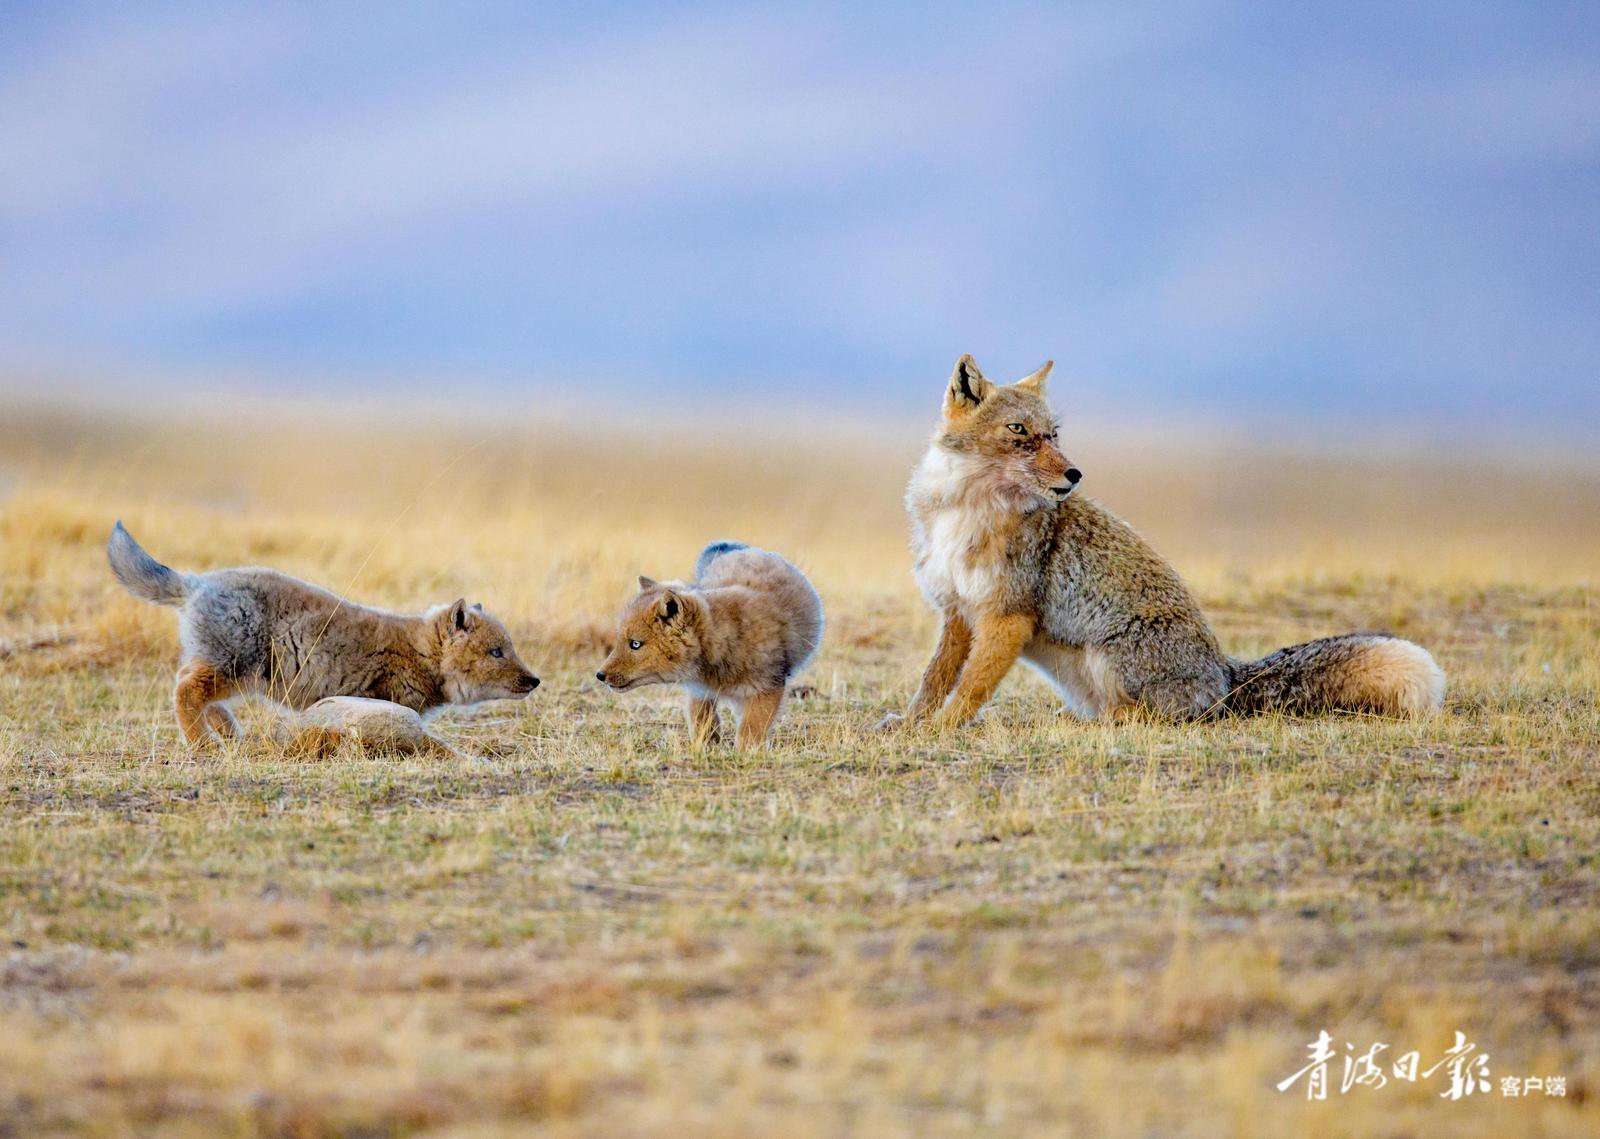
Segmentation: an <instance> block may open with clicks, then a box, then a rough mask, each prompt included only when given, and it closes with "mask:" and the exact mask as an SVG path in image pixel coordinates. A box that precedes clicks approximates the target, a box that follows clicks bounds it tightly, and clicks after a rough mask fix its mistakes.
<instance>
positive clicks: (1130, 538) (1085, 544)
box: [905, 356, 1444, 726]
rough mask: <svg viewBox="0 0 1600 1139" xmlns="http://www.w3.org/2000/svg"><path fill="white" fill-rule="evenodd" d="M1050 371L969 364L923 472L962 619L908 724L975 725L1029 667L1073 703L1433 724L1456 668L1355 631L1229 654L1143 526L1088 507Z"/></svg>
mask: <svg viewBox="0 0 1600 1139" xmlns="http://www.w3.org/2000/svg"><path fill="white" fill-rule="evenodd" d="M1049 372H1050V365H1049V364H1046V365H1045V366H1044V367H1043V368H1040V369H1039V370H1038V371H1037V372H1035V373H1034V374H1033V375H1031V376H1029V377H1027V378H1026V379H1023V380H1020V381H1018V382H1017V383H1015V384H1010V385H998V384H992V383H990V382H989V381H988V380H986V379H984V377H983V374H982V373H981V372H979V371H978V366H977V364H975V363H974V362H973V360H972V357H971V356H963V357H962V358H961V359H960V360H959V361H957V362H956V367H955V372H954V373H953V374H952V375H951V377H950V383H949V386H948V387H947V388H946V389H945V396H944V417H943V422H942V423H941V424H940V426H939V429H938V430H937V431H936V432H935V433H934V436H933V440H932V442H931V443H930V444H929V446H928V450H927V453H926V454H925V455H924V456H923V458H922V461H921V463H919V464H918V466H917V469H916V471H915V473H914V474H913V475H912V476H911V485H910V487H909V488H908V489H907V490H906V508H907V510H908V511H909V512H910V514H911V528H912V546H913V548H914V550H915V553H916V569H915V573H916V579H917V584H918V585H919V586H920V587H921V588H922V594H923V596H924V597H926V598H927V600H928V602H929V604H931V605H933V606H934V607H935V608H937V609H938V610H939V611H940V612H941V613H942V614H943V616H944V628H943V631H942V632H941V633H940V636H939V645H938V648H936V649H935V650H934V654H933V659H932V660H931V661H930V662H929V663H928V667H927V670H926V671H925V672H924V674H923V677H922V684H921V686H920V687H919V688H918V689H917V694H916V696H915V698H914V699H913V700H912V701H911V707H910V709H909V711H908V712H907V714H906V717H905V719H906V721H908V722H913V723H914V722H916V721H919V720H923V719H933V720H935V721H936V722H937V723H939V724H942V725H946V726H954V725H957V724H963V723H965V722H966V721H968V720H969V719H971V718H972V716H973V715H974V714H975V713H976V712H977V711H978V709H979V708H981V707H982V706H983V704H984V703H985V702H986V701H987V700H988V699H989V697H990V696H991V695H993V693H994V690H995V687H996V686H997V685H998V684H999V683H1000V681H1001V679H1002V678H1003V677H1004V676H1005V675H1006V673H1007V672H1008V671H1010V669H1011V666H1012V665H1013V664H1014V663H1016V661H1017V660H1019V659H1021V660H1023V661H1026V662H1027V663H1028V664H1030V665H1032V666H1033V667H1034V668H1036V669H1038V670H1039V671H1040V672H1042V673H1043V674H1044V675H1045V677H1046V678H1048V679H1049V680H1050V681H1051V682H1053V683H1054V684H1055V686H1056V687H1057V688H1058V689H1059V690H1060V692H1061V694H1062V696H1063V697H1064V698H1065V699H1066V701H1067V703H1068V705H1069V707H1070V708H1071V709H1072V710H1073V711H1076V712H1078V713H1080V714H1081V715H1085V716H1098V715H1100V714H1102V713H1116V712H1121V711H1123V710H1126V709H1132V708H1136V707H1142V708H1145V709H1148V710H1150V711H1153V712H1155V713H1156V714H1158V715H1163V716H1170V717H1174V718H1177V719H1193V718H1197V717H1202V716H1206V715H1212V714H1216V713H1220V712H1264V711H1282V712H1288V713H1293V714H1300V713H1307V712H1323V711H1351V712H1370V713H1376V714H1379V715H1387V716H1405V715H1415V716H1421V715H1427V714H1429V713H1431V712H1433V711H1435V710H1437V709H1438V708H1439V706H1440V704H1441V703H1442V701H1443V698H1444V673H1442V672H1440V671H1439V666H1438V665H1437V664H1435V663H1434V660H1433V657H1432V656H1430V655H1429V654H1428V652H1427V650H1426V649H1424V648H1422V647H1421V646H1420V645H1415V644H1412V643H1411V642H1410V641H1404V640H1401V639H1399V638H1398V637H1389V636H1384V635H1382V634H1378V633H1348V634H1345V635H1343V636H1337V637H1326V638H1323V639H1322V640H1318V641H1308V642H1307V643H1305V644H1303V645H1294V646H1292V647H1290V648H1286V649H1279V650H1278V651H1277V652H1275V653H1272V654H1270V655H1268V656H1265V657H1263V658H1262V659H1260V660H1253V661H1251V660H1237V659H1235V658H1233V657H1230V656H1228V655H1227V654H1225V653H1224V652H1223V651H1222V650H1221V648H1219V647H1218V645H1217V638H1216V636H1215V635H1214V634H1213V633H1212V632H1211V626H1210V625H1208V624H1207V623H1206V619H1205V617H1204V616H1202V615H1201V613H1200V607H1199V606H1198V605H1196V604H1195V602H1194V599H1193V598H1192V597H1191V596H1190V595H1189V591H1188V590H1187V589H1185V588H1184V585H1183V582H1182V581H1181V580H1180V579H1179V577H1178V573H1177V571H1176V570H1174V569H1173V568H1172V566H1171V565H1170V564H1168V563H1167V562H1166V561H1165V560H1164V559H1163V558H1162V557H1161V556H1160V555H1159V554H1157V553H1156V552H1155V551H1154V550H1153V549H1151V548H1150V546H1149V545H1148V544H1147V543H1146V542H1145V541H1144V539H1142V538H1140V537H1139V535H1138V534H1136V533H1135V532H1134V530H1133V528H1132V527H1131V526H1129V525H1128V524H1127V523H1125V522H1123V521H1122V520H1121V519H1120V518H1118V517H1116V516H1115V515H1114V514H1112V513H1111V512H1110V511H1109V510H1106V509H1105V508H1104V507H1102V506H1100V505H1098V504H1097V503H1095V502H1093V501H1091V500H1089V499H1087V498H1084V497H1083V495H1081V494H1075V493H1074V491H1075V490H1076V489H1077V485H1078V481H1079V479H1080V478H1081V477H1082V476H1081V473H1080V472H1079V471H1078V469H1077V468H1076V467H1074V466H1073V465H1072V464H1071V463H1069V462H1068V461H1067V459H1066V457H1065V456H1064V455H1063V454H1062V453H1061V450H1060V448H1059V447H1058V446H1057V445H1056V422H1055V418H1054V417H1053V416H1052V415H1051V414H1050V408H1049V405H1048V404H1046V403H1045V397H1044V383H1045V378H1046V376H1047V375H1048V374H1049Z"/></svg>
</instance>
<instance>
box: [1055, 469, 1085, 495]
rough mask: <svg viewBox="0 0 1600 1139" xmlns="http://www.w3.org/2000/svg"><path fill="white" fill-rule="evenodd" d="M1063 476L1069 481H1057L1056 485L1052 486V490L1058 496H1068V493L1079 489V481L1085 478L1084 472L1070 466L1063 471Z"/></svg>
mask: <svg viewBox="0 0 1600 1139" xmlns="http://www.w3.org/2000/svg"><path fill="white" fill-rule="evenodd" d="M1061 477H1062V478H1064V479H1066V480H1067V481H1066V482H1064V483H1057V484H1056V485H1055V486H1053V487H1051V488H1050V492H1051V493H1052V494H1054V495H1055V496H1056V497H1057V498H1066V497H1067V495H1069V494H1071V493H1072V492H1073V491H1074V490H1076V489H1077V487H1078V483H1079V482H1081V481H1082V480H1083V472H1082V471H1080V470H1079V469H1078V468H1077V467H1068V468H1067V469H1066V470H1065V471H1064V472H1062V475H1061Z"/></svg>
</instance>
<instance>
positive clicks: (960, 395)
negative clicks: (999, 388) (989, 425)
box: [944, 356, 994, 418]
mask: <svg viewBox="0 0 1600 1139" xmlns="http://www.w3.org/2000/svg"><path fill="white" fill-rule="evenodd" d="M992 391H994V385H993V384H991V383H990V382H989V381H988V380H986V379H984V378H983V373H982V372H980V371H979V370H978V362H977V361H976V360H974V359H973V358H972V357H971V356H963V357H961V359H959V360H957V361H956V367H955V371H953V372H951V373H950V386H949V387H948V388H947V389H946V390H945V393H944V413H945V416H946V418H949V417H951V416H956V415H963V414H965V413H967V412H969V411H972V410H973V409H974V408H976V407H977V406H978V405H979V404H980V403H982V402H983V401H984V400H986V399H988V398H989V393H990V392H992Z"/></svg>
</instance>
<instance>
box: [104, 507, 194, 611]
mask: <svg viewBox="0 0 1600 1139" xmlns="http://www.w3.org/2000/svg"><path fill="white" fill-rule="evenodd" d="M106 560H107V561H109V562H110V563H111V572H112V573H114V574H116V575H117V580H118V581H120V582H121V583H122V588H124V589H126V590H127V591H128V592H129V593H131V594H133V595H134V596H135V597H137V598H140V599H141V600H144V601H154V602H155V603H156V604H157V605H182V604H183V599H184V598H185V597H187V596H188V595H189V581H188V578H187V577H186V576H185V575H184V574H181V573H179V572H178V571H177V570H174V569H169V568H168V567H166V566H164V565H162V564H161V563H160V562H158V561H156V560H155V559H154V558H152V557H151V556H150V555H149V554H147V553H145V552H144V547H143V546H141V545H139V543H138V542H135V541H134V540H133V535H132V534H130V533H128V532H127V531H126V530H124V529H123V528H122V523H121V522H120V521H119V522H118V523H117V524H116V525H115V526H113V527H112V528H111V540H110V541H109V542H107V543H106Z"/></svg>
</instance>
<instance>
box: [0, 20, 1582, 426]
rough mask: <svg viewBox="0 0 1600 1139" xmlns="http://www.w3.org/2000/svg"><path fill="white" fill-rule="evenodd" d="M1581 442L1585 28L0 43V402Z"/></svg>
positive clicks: (768, 31) (80, 34) (1177, 27)
mask: <svg viewBox="0 0 1600 1139" xmlns="http://www.w3.org/2000/svg"><path fill="white" fill-rule="evenodd" d="M963 351H972V352H974V353H976V354H977V356H978V358H979V361H980V362H981V363H982V364H983V365H984V366H985V367H986V369H988V370H989V371H990V372H991V374H993V375H995V376H996V378H1001V377H1005V378H1014V377H1015V376H1016V375H1021V374H1022V373H1023V372H1025V371H1028V370H1031V369H1032V368H1033V367H1034V366H1036V365H1037V364H1038V363H1039V362H1040V361H1041V360H1042V359H1043V358H1045V357H1046V356H1053V357H1054V358H1055V359H1056V360H1057V363H1058V367H1057V376H1058V377H1059V378H1060V380H1061V390H1060V396H1061V397H1062V398H1065V393H1066V392H1067V391H1068V390H1071V391H1075V392H1076V393H1077V394H1078V395H1079V397H1080V398H1081V399H1082V400H1083V401H1084V403H1085V405H1086V406H1090V407H1093V408H1096V409H1102V410H1110V411H1114V412H1118V413H1124V414H1135V415H1136V414H1141V413H1142V411H1143V409H1159V410H1160V411H1161V412H1163V413H1164V414H1165V415H1166V416H1168V417H1170V416H1171V415H1173V414H1183V413H1184V412H1185V411H1186V410H1188V409H1195V410H1200V409H1205V410H1209V411H1210V412H1212V413H1221V414H1228V413H1231V412H1233V411H1235V410H1236V409H1246V408H1255V409H1258V410H1260V411H1262V412H1263V413H1264V414H1267V415H1269V416H1272V417H1283V416H1295V415H1304V414H1305V413H1306V412H1312V413H1315V415H1316V417H1318V418H1326V419H1327V421H1329V422H1333V421H1335V420H1339V419H1349V418H1356V417H1362V416H1365V415H1368V414H1370V413H1372V412H1373V411H1374V410H1377V411H1380V412H1382V413H1385V414H1388V413H1393V414H1395V415H1398V416H1400V417H1402V418H1404V419H1406V420H1414V421H1417V422H1452V423H1455V422H1464V423H1496V422H1506V421H1511V420H1515V421H1519V422H1530V423H1546V424H1552V425H1564V426H1567V427H1571V426H1572V425H1573V424H1575V423H1584V422H1591V421H1593V420H1595V419H1596V418H1597V416H1600V367H1597V361H1600V5H1597V4H1595V3H1593V2H1588V3H1575V4H1561V3H1543V2H1536V3H1506V4H1498V5H1479V4H1472V3H1463V2H1459V0H1452V2H1441V3H1420V4H1401V3H1374V4H1361V3H1333V4H1283V3H1266V4H1257V5H1243V4H1226V3H1223V4H1206V3H1185V4H1173V5H1142V4H1132V3H1115V4H1105V5H1077V4H1064V5H1051V6H1039V7H1009V6H1001V5H993V4H984V5H975V6H972V7H958V6H947V5H905V6H900V5H862V4H848V5H840V6H821V5H804V6H801V5H794V6H770V7H768V6H752V5H729V6H725V7H724V6H688V5H671V6H637V7H625V6H616V5H585V6H577V5H574V6H570V7H560V8H555V7H545V6H542V5H531V4H524V3H506V4H488V5H464V4H438V5H434V6H431V7H428V8H424V7H421V6H417V7H410V6H406V5H401V4H392V3H374V4H357V5H347V4H294V5H289V4H283V5H277V6H271V5H268V6H262V7H256V6H249V7H246V6H237V7H233V6H228V5H223V4H197V5H193V6H187V7H180V6H171V7H169V6H164V5H159V4H144V5H125V6H117V7H112V6H109V5H108V6H105V7H101V8H95V7H76V6H72V5H64V4H49V5H46V4H16V3H0V370H4V371H6V372H8V373H10V374H11V375H13V376H17V375H41V376H43V375H51V376H59V375H71V376H84V375H99V376H110V377H118V376H125V375H136V376H140V377H145V379H144V380H142V381H141V382H154V381H152V380H151V379H149V377H152V376H162V375H172V376H178V377H192V376H195V375H200V374H210V373H221V374H227V375H232V376H254V377H279V378H282V379H285V380H301V381H303V380H306V379H317V380H321V379H324V378H327V377H340V378H342V381H343V382H345V383H349V384H354V385H375V384H378V383H381V382H383V381H385V380H388V379H390V378H393V377H399V378H401V379H404V380H405V381H406V382H408V383H410V384H420V383H423V382H425V381H427V380H429V379H440V378H443V379H447V380H448V381H449V382H450V383H452V384H456V385H460V386H461V388H462V390H467V389H469V388H472V387H482V388H484V389H485V390H490V389H493V390H501V391H504V390H507V389H509V390H522V389H524V388H525V389H526V390H529V391H537V390H538V389H539V387H540V385H546V384H551V383H555V382H559V381H563V380H565V381H567V382H568V383H582V384H585V385H592V386H593V388H594V390H598V391H611V392H625V391H627V390H629V389H631V388H634V387H637V386H643V385H655V384H657V383H661V382H665V383H667V384H670V385H672V388H673V390H674V391H675V392H681V393H682V397H683V398H685V399H688V398H692V397H694V396H696V395H699V394H715V393H722V392H743V393H749V392H752V391H763V390H769V389H770V390H771V391H773V392H774V393H777V394H778V395H779V396H780V398H783V399H786V400H787V399H794V398H801V397H803V396H804V397H810V396H820V397H822V398H824V399H826V400H828V401H836V402H838V403H840V405H841V406H848V405H849V402H850V401H851V400H852V399H854V398H858V397H863V396H865V397H867V398H869V399H871V400H872V401H874V402H883V401H896V402H898V401H900V400H902V399H903V398H904V397H905V396H907V395H908V394H909V393H912V392H918V393H920V392H923V391H925V390H927V388H928V386H929V385H932V386H933V387H934V388H937V387H938V386H939V385H940V384H941V383H942V381H943V379H944V377H945V376H946V375H947V374H948V371H949V368H950V365H951V363H952V362H953V360H954V358H955V357H956V355H957V354H959V353H960V352H963Z"/></svg>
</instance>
